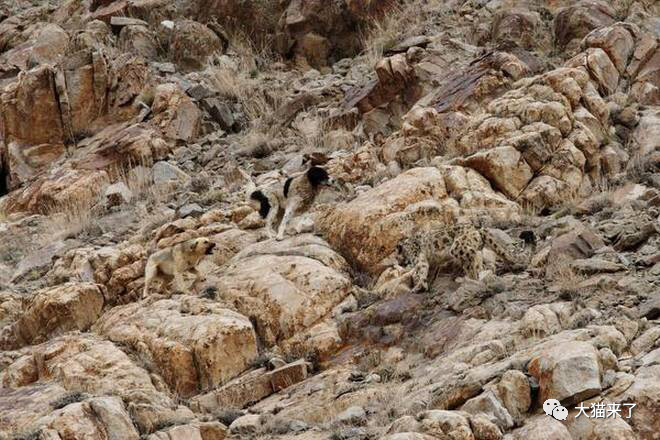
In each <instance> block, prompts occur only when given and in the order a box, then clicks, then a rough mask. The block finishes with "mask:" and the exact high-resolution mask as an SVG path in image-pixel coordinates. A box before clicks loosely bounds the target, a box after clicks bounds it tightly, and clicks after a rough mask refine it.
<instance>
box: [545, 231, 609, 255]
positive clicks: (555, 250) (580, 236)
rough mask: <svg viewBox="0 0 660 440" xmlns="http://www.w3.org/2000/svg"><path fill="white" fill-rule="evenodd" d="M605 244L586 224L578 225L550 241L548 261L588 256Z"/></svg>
mask: <svg viewBox="0 0 660 440" xmlns="http://www.w3.org/2000/svg"><path fill="white" fill-rule="evenodd" d="M604 246H605V242H604V240H603V239H602V238H601V236H600V235H599V234H597V232H596V231H594V230H593V229H591V228H589V227H588V226H578V227H577V228H573V230H572V231H571V232H567V233H565V234H562V235H560V236H559V237H557V238H555V239H554V240H553V241H552V247H551V250H550V254H549V260H550V261H559V260H560V259H563V260H566V259H579V258H590V257H592V256H593V255H594V253H595V252H596V251H598V250H599V249H601V248H603V247H604Z"/></svg>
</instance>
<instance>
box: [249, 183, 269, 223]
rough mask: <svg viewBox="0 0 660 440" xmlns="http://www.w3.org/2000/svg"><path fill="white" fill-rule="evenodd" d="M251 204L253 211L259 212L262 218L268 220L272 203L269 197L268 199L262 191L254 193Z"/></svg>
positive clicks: (251, 196)
mask: <svg viewBox="0 0 660 440" xmlns="http://www.w3.org/2000/svg"><path fill="white" fill-rule="evenodd" d="M249 203H250V206H251V207H252V209H254V210H256V211H259V215H260V216H261V218H266V216H267V215H268V213H269V212H270V202H269V201H268V197H266V195H265V194H264V193H263V192H261V191H260V190H257V191H253V192H252V194H250V200H249Z"/></svg>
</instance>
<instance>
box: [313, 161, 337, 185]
mask: <svg viewBox="0 0 660 440" xmlns="http://www.w3.org/2000/svg"><path fill="white" fill-rule="evenodd" d="M307 180H309V183H310V184H311V185H312V187H313V188H316V187H318V186H320V185H334V183H335V181H334V180H333V179H332V177H330V176H329V175H328V172H327V171H326V170H325V169H323V168H321V167H317V166H314V167H311V168H310V169H309V170H307Z"/></svg>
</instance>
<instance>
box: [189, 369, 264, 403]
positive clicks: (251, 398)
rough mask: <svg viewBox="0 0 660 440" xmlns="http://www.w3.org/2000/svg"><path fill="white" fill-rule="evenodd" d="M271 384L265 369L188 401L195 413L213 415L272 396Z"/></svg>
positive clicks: (250, 373) (244, 375) (245, 375)
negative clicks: (221, 410) (224, 409)
mask: <svg viewBox="0 0 660 440" xmlns="http://www.w3.org/2000/svg"><path fill="white" fill-rule="evenodd" d="M273 392H274V391H273V384H272V383H271V380H270V376H269V374H268V371H266V368H258V369H256V370H253V371H250V372H248V373H245V374H243V375H241V376H239V377H237V378H236V379H233V380H231V381H229V382H228V383H227V384H225V385H223V386H221V387H219V388H217V389H215V390H213V391H210V392H208V393H205V394H200V395H198V396H195V397H193V398H192V399H190V408H192V409H193V410H194V411H195V412H203V413H214V412H215V411H217V410H220V409H222V408H227V407H232V408H245V407H246V406H248V405H251V404H254V403H256V402H258V401H260V400H262V399H264V398H266V397H268V396H270V395H271V394H273Z"/></svg>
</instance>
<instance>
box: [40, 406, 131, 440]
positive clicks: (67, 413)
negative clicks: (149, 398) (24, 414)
mask: <svg viewBox="0 0 660 440" xmlns="http://www.w3.org/2000/svg"><path fill="white" fill-rule="evenodd" d="M35 425H36V426H39V429H40V430H41V432H43V433H44V434H45V436H46V438H56V439H58V438H66V437H67V436H71V437H73V438H81V437H85V436H90V437H91V438H108V439H109V440H110V439H113V440H115V439H116V440H119V439H126V440H138V439H139V438H140V436H139V433H138V432H137V430H136V429H135V426H133V422H132V420H131V417H130V415H129V414H128V411H127V410H126V408H125V406H124V402H123V401H122V399H121V398H119V397H95V398H91V399H88V400H85V401H83V402H79V403H72V404H69V405H66V406H64V407H63V408H61V409H57V410H55V411H53V412H52V413H51V414H49V415H48V416H46V417H42V418H41V419H39V420H38V421H37V422H36V423H35ZM44 434H42V435H44Z"/></svg>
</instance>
